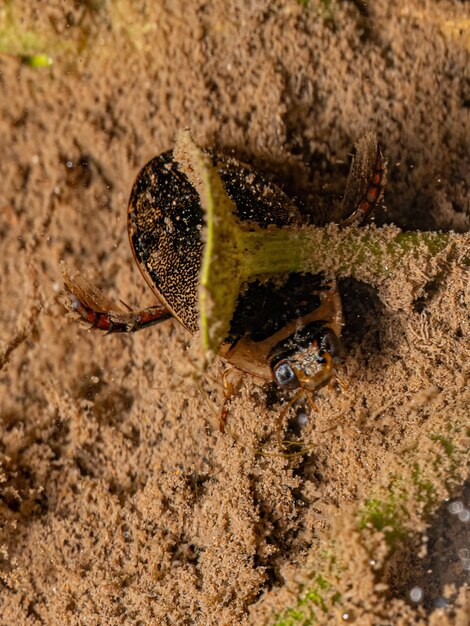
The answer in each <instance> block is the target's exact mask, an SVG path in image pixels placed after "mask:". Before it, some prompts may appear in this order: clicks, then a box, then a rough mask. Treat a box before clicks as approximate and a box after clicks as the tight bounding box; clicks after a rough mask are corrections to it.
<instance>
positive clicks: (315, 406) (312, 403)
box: [307, 391, 320, 413]
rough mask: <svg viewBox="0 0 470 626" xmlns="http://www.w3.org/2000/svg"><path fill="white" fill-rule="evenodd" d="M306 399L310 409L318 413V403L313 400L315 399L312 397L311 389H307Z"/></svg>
mask: <svg viewBox="0 0 470 626" xmlns="http://www.w3.org/2000/svg"><path fill="white" fill-rule="evenodd" d="M307 400H308V403H309V404H310V406H311V407H312V409H313V410H314V411H315V413H319V412H320V408H319V406H318V404H317V403H316V402H315V400H314V399H313V392H312V391H307Z"/></svg>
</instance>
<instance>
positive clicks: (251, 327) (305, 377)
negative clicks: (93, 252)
mask: <svg viewBox="0 0 470 626" xmlns="http://www.w3.org/2000/svg"><path fill="white" fill-rule="evenodd" d="M209 154H210V158H211V160H212V162H213V164H214V165H215V166H216V168H217V170H218V173H219V175H220V177H221V179H222V182H223V184H224V187H225V189H226V191H227V193H228V195H229V196H230V197H231V199H232V200H233V201H234V204H235V207H236V212H237V217H238V218H239V219H240V220H241V221H246V222H254V223H255V224H256V225H257V226H258V227H259V228H268V227H269V226H270V225H271V224H274V225H276V226H280V227H282V226H296V225H299V226H300V225H301V223H302V217H301V214H300V212H299V210H298V209H297V207H296V206H295V204H294V203H293V202H292V201H291V200H290V199H289V198H288V196H287V195H286V194H285V193H284V192H283V191H282V190H281V189H280V188H279V187H278V186H276V185H275V184H273V183H272V182H270V181H269V180H267V178H266V177H265V176H263V175H262V174H261V173H259V172H257V171H256V170H255V169H253V168H252V167H250V166H249V165H247V164H245V163H241V162H240V161H237V160H236V159H235V158H233V157H230V156H224V155H221V154H219V153H217V152H209ZM356 158H357V161H356V164H359V166H358V167H356V171H355V173H354V175H353V174H352V171H351V173H350V176H349V178H348V184H347V187H346V193H345V196H344V198H343V211H344V212H346V213H347V214H346V215H345V216H344V217H343V219H342V222H341V224H342V225H345V226H346V225H358V224H360V223H362V222H363V221H364V220H365V219H366V218H367V217H368V216H369V215H370V214H371V212H372V210H373V209H374V207H375V206H376V205H377V204H378V202H379V201H380V199H381V197H382V194H383V190H384V186H385V179H386V162H385V160H384V157H383V154H382V151H381V148H380V146H379V144H378V143H377V140H376V139H375V135H373V134H370V135H368V136H366V137H365V138H364V140H363V141H362V142H359V143H358V146H357V155H356ZM364 164H368V166H367V167H366V166H365V165H364ZM358 172H359V175H358ZM202 225H203V210H202V207H201V203H200V199H199V196H198V193H197V191H196V189H195V188H194V187H193V186H192V184H191V183H190V181H189V179H188V177H187V176H186V174H185V173H184V172H183V171H182V169H181V168H180V166H179V164H178V162H177V160H176V159H175V155H174V153H173V151H168V152H164V153H163V154H160V155H159V156H156V157H154V158H153V159H151V160H150V161H149V162H148V163H147V164H146V165H145V166H144V167H143V168H142V169H141V171H140V172H139V174H138V176H137V178H136V181H135V183H134V185H133V188H132V192H131V195H130V200H129V205H128V234H129V241H130V245H131V249H132V252H133V255H134V259H135V261H136V263H137V265H138V267H139V269H140V271H141V273H142V275H143V277H144V278H145V280H146V282H147V283H148V285H149V287H150V288H151V289H152V291H153V292H154V294H155V296H156V297H157V299H158V301H159V304H156V305H154V306H152V307H149V308H147V309H144V310H141V311H134V310H130V309H129V310H128V311H125V310H124V309H122V308H121V307H119V306H118V305H116V304H115V303H114V302H113V301H111V300H110V299H108V298H107V297H106V296H105V295H104V294H103V293H102V292H101V291H100V290H99V289H98V288H97V287H95V286H94V285H92V284H91V283H90V282H89V281H88V280H87V279H86V278H84V277H83V276H82V275H81V274H80V273H71V272H70V271H69V270H68V269H67V267H66V266H65V264H64V265H63V267H62V269H63V274H64V280H65V287H66V293H67V305H68V308H69V309H70V310H71V311H73V312H74V314H75V317H77V318H79V319H81V320H83V321H85V322H87V323H88V324H89V325H90V327H92V328H97V329H100V330H104V331H107V332H110V333H112V332H133V331H137V330H141V329H144V328H146V327H147V326H151V325H153V324H157V323H160V322H163V321H165V320H167V319H169V318H171V317H174V318H176V319H177V320H178V321H179V322H180V323H181V324H182V325H183V326H184V327H185V328H186V329H187V330H188V331H189V332H190V333H192V334H195V333H196V332H197V331H198V281H199V273H200V267H201V256H202V251H203V245H204V244H203V241H202V239H201V228H202ZM342 325H343V318H342V308H341V298H340V295H339V292H338V289H337V286H336V284H335V282H334V280H331V278H330V279H327V278H326V277H325V276H324V275H323V274H317V275H301V274H297V273H293V274H290V275H288V276H286V277H284V279H283V280H279V278H276V279H273V278H271V279H269V278H267V279H266V280H257V281H255V282H252V283H249V284H248V285H247V286H245V288H244V289H243V291H242V293H240V295H239V298H238V301H237V305H236V309H235V313H234V315H233V318H232V320H231V325H230V330H229V333H228V335H227V337H226V338H225V340H224V342H223V344H222V346H221V348H220V350H219V354H220V356H222V357H223V358H224V359H226V361H228V362H229V363H230V364H231V365H232V366H233V367H234V368H236V370H241V371H242V372H246V373H248V374H251V375H253V376H256V377H258V378H261V379H263V380H265V381H275V382H276V383H277V385H278V386H279V387H280V388H281V389H284V390H297V393H296V394H295V395H294V397H293V399H292V400H291V401H290V402H289V403H288V404H287V406H286V409H285V410H284V411H283V412H282V414H281V417H283V416H284V415H285V413H286V411H287V410H288V409H289V407H290V406H291V405H292V404H293V403H294V402H295V401H296V400H297V398H298V397H300V395H301V394H302V393H305V394H306V395H307V398H308V401H309V402H310V404H311V406H312V407H313V408H314V409H316V404H315V401H314V398H313V394H314V392H315V391H316V390H318V389H319V388H321V387H322V386H324V385H326V384H328V383H331V382H332V381H334V380H337V381H338V382H339V383H340V384H341V385H343V386H345V384H344V383H343V382H342V381H341V379H340V378H339V377H338V375H337V373H336V371H335V369H336V366H337V365H338V363H340V362H341V361H342V359H343V353H344V351H343V346H342V343H341V338H340V337H341V328H342ZM234 391H235V389H234V384H233V381H232V379H231V376H230V374H229V373H228V374H227V372H226V375H225V376H224V393H225V402H224V406H223V409H222V414H221V422H220V424H221V430H223V428H224V423H225V418H226V416H227V401H228V400H229V399H230V397H231V396H232V395H233V393H234Z"/></svg>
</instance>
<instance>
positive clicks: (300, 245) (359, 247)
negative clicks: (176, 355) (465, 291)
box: [174, 131, 468, 353]
mask: <svg viewBox="0 0 470 626" xmlns="http://www.w3.org/2000/svg"><path fill="white" fill-rule="evenodd" d="M174 154H175V158H176V160H177V161H178V162H179V163H180V167H181V168H182V169H183V171H184V172H185V173H186V174H187V175H188V177H189V179H190V181H191V183H192V184H193V185H194V187H195V188H196V189H197V191H198V193H199V196H200V198H201V204H202V206H203V208H204V210H205V218H206V219H205V221H206V228H205V235H204V237H205V247H204V253H203V259H202V266H201V279H200V292H199V311H200V329H201V339H202V345H203V348H204V349H205V350H209V351H210V352H214V353H215V352H217V350H218V348H219V346H220V344H221V343H222V341H223V340H224V338H225V337H226V336H227V334H228V330H229V327H230V322H231V320H232V316H233V312H234V310H235V306H236V302H237V298H238V296H239V294H240V289H241V288H242V285H243V284H244V283H246V282H250V281H252V280H255V279H257V278H260V277H269V276H273V275H282V274H285V275H287V274H289V273H291V272H302V273H312V274H318V273H320V272H326V273H329V274H331V275H334V276H338V277H346V276H351V277H353V278H356V279H358V280H362V281H365V282H368V283H369V284H372V285H374V286H379V285H381V284H382V283H383V282H384V281H386V280H387V278H388V277H389V276H391V275H393V274H394V273H395V272H397V271H401V272H404V273H406V271H407V269H408V267H409V266H410V265H411V263H412V262H413V259H415V258H419V260H420V269H421V271H422V272H423V273H426V270H427V269H428V268H432V265H433V262H435V260H436V257H437V255H439V254H440V253H443V252H444V253H446V252H447V251H448V250H450V249H451V248H452V245H453V244H454V243H455V242H458V239H459V237H461V238H463V237H466V235H456V234H455V233H440V232H401V231H400V229H398V228H396V227H395V226H387V227H384V228H377V227H375V226H367V227H363V228H357V227H353V226H349V227H347V228H341V227H340V226H338V225H336V224H329V225H328V226H326V227H325V228H318V227H315V226H303V227H284V228H276V227H274V226H270V227H269V228H266V229H262V228H259V227H257V226H256V224H253V223H249V224H247V223H245V222H243V223H242V222H240V221H239V220H238V218H237V216H236V214H235V206H234V203H233V201H232V200H231V198H230V197H229V196H228V194H227V192H226V191H225V188H224V185H223V183H222V180H221V178H220V176H219V174H218V172H217V170H216V168H214V166H213V165H212V163H211V161H210V159H209V158H208V156H207V155H206V154H205V153H204V152H203V151H202V150H201V149H200V148H199V147H198V146H197V145H196V144H195V143H194V142H193V141H192V139H191V137H190V135H189V133H188V132H187V131H184V132H182V133H180V135H179V136H178V138H177V142H176V146H175V153H174ZM467 239H468V236H467ZM431 272H432V269H431Z"/></svg>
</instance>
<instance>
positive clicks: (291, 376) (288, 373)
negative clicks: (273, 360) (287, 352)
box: [274, 361, 299, 389]
mask: <svg viewBox="0 0 470 626" xmlns="http://www.w3.org/2000/svg"><path fill="white" fill-rule="evenodd" d="M274 375H275V377H276V381H277V384H278V385H279V386H280V387H283V388H284V389H296V388H297V387H299V381H298V380H297V376H296V375H295V372H294V370H293V369H292V367H291V366H290V365H289V363H288V362H287V361H281V362H280V363H279V364H278V365H277V367H276V369H275V370H274Z"/></svg>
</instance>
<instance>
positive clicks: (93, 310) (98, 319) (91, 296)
mask: <svg viewBox="0 0 470 626" xmlns="http://www.w3.org/2000/svg"><path fill="white" fill-rule="evenodd" d="M61 269H62V274H63V276H64V282H65V289H64V291H65V297H64V298H63V303H64V304H65V306H66V308H67V309H68V310H69V311H70V312H71V313H72V314H73V315H74V316H75V317H76V318H78V319H81V320H83V321H84V322H87V323H88V324H90V328H98V329H99V330H104V331H107V332H108V333H115V332H133V331H136V330H140V329H141V328H147V326H151V325H152V324H157V323H158V322H163V321H164V320H166V319H169V318H170V317H172V315H171V313H170V312H169V311H168V309H167V308H166V307H165V306H163V305H162V304H158V305H155V306H151V307H149V308H148V309H144V310H142V311H132V310H131V311H123V310H122V309H121V308H120V307H119V306H118V305H117V304H115V303H114V302H113V301H112V300H110V299H109V298H108V297H107V296H105V294H104V293H103V292H102V291H101V290H100V289H98V287H96V286H95V285H93V284H92V283H90V281H89V280H88V279H86V278H85V277H84V276H83V275H82V274H80V272H74V273H72V272H71V271H70V270H69V268H68V267H67V266H66V265H65V263H61Z"/></svg>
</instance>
